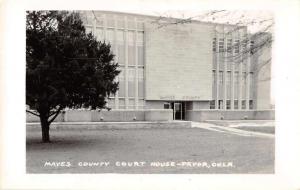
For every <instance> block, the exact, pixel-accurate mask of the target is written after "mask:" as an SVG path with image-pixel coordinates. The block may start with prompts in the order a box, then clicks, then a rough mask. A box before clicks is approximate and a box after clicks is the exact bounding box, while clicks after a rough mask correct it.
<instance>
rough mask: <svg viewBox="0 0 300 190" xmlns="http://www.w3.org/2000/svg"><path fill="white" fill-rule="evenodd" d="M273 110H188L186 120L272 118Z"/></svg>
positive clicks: (273, 117) (273, 116) (273, 115)
mask: <svg viewBox="0 0 300 190" xmlns="http://www.w3.org/2000/svg"><path fill="white" fill-rule="evenodd" d="M274 119H275V111H274V110H247V111H246V110H245V111H242V110H226V111H225V110H224V111H223V110H188V111H186V120H189V121H206V120H274Z"/></svg>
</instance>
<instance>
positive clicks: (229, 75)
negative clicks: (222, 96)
mask: <svg viewBox="0 0 300 190" xmlns="http://www.w3.org/2000/svg"><path fill="white" fill-rule="evenodd" d="M226 92H227V93H226V96H227V99H230V97H231V72H230V71H227V75H226Z"/></svg>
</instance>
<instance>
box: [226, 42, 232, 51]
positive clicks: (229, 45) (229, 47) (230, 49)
mask: <svg viewBox="0 0 300 190" xmlns="http://www.w3.org/2000/svg"><path fill="white" fill-rule="evenodd" d="M227 52H228V53H232V39H227Z"/></svg>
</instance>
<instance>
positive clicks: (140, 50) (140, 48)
mask: <svg viewBox="0 0 300 190" xmlns="http://www.w3.org/2000/svg"><path fill="white" fill-rule="evenodd" d="M138 65H139V66H143V65H144V48H143V46H138Z"/></svg>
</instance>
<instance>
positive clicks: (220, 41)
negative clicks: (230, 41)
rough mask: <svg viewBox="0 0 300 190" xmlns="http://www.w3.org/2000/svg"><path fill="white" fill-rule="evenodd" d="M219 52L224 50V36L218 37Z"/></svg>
mask: <svg viewBox="0 0 300 190" xmlns="http://www.w3.org/2000/svg"><path fill="white" fill-rule="evenodd" d="M219 52H224V38H220V39H219Z"/></svg>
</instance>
